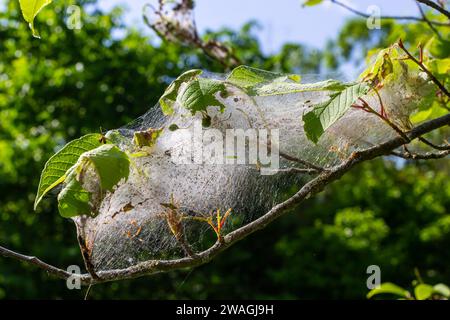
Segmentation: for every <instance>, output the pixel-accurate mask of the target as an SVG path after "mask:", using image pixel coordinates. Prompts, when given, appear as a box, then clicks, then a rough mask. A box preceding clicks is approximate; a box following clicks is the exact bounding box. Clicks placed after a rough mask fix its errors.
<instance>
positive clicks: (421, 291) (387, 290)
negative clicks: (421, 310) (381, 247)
mask: <svg viewBox="0 0 450 320" xmlns="http://www.w3.org/2000/svg"><path fill="white" fill-rule="evenodd" d="M380 294H389V295H393V296H396V297H398V298H399V299H401V300H404V299H407V300H442V299H445V300H447V299H449V298H450V288H449V287H448V286H447V285H445V284H443V283H438V284H436V285H434V286H432V285H429V284H426V283H423V282H421V281H419V280H415V281H414V296H413V295H412V294H411V293H410V292H409V291H408V290H406V289H404V288H402V287H400V286H398V285H396V284H394V283H391V282H385V283H382V284H380V286H379V287H377V288H375V289H372V290H370V291H369V293H368V294H367V298H368V299H370V298H372V297H374V296H376V295H380Z"/></svg>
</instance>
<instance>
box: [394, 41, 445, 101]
mask: <svg viewBox="0 0 450 320" xmlns="http://www.w3.org/2000/svg"><path fill="white" fill-rule="evenodd" d="M398 46H399V47H400V49H402V50H403V51H404V52H405V53H406V55H407V56H408V58H409V59H411V60H412V61H414V63H416V64H417V65H418V66H419V68H420V69H422V71H423V72H425V73H426V74H427V75H428V76H429V77H430V79H431V81H433V82H434V84H435V85H437V86H438V88H439V89H440V90H441V91H442V92H443V93H444V94H445V95H446V96H447V97H449V98H450V92H449V91H448V90H447V89H446V88H445V86H444V85H443V84H442V83H441V82H440V81H439V80H438V79H437V78H436V77H435V76H434V75H433V74H432V73H431V72H430V70H428V69H427V68H426V67H425V65H424V64H423V62H422V61H419V60H417V59H416V57H414V56H413V55H412V54H411V53H410V52H409V51H408V50H407V49H406V48H405V46H404V45H403V41H402V39H399V40H398ZM419 49H420V51H421V52H422V47H419ZM421 56H422V54H421Z"/></svg>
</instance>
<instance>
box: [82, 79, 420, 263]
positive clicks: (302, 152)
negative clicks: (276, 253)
mask: <svg viewBox="0 0 450 320" xmlns="http://www.w3.org/2000/svg"><path fill="white" fill-rule="evenodd" d="M202 76H204V77H205V75H204V74H203V75H202ZM206 76H207V77H212V78H216V79H223V76H218V75H212V74H207V75H206ZM229 91H230V92H231V94H229V95H228V96H227V97H221V96H220V95H217V99H218V100H220V101H221V102H222V103H223V104H224V105H225V107H226V108H225V109H224V111H223V112H220V111H219V110H218V107H208V115H209V116H210V117H211V126H210V128H209V129H211V128H214V129H217V130H218V131H215V132H216V134H217V132H220V133H222V134H223V136H224V137H225V136H226V130H227V129H244V130H247V129H256V131H257V132H259V138H261V137H262V135H263V133H261V132H263V129H269V132H271V136H268V139H269V140H270V139H271V138H272V137H273V136H275V133H274V132H275V131H276V130H275V129H278V136H279V139H278V141H274V142H272V144H271V148H272V152H275V151H274V150H279V152H280V153H283V154H287V155H290V156H293V157H297V158H301V159H303V160H306V161H309V162H311V163H314V164H315V165H317V166H321V167H331V166H333V165H336V164H338V163H340V162H341V161H343V159H345V158H346V157H348V156H349V155H350V154H351V153H352V152H353V151H355V150H360V149H363V148H366V147H369V146H372V145H375V144H378V143H380V142H383V141H386V140H387V139H390V138H393V137H395V136H396V134H397V133H396V132H395V131H394V130H392V128H390V127H389V126H387V125H386V124H385V123H384V122H383V121H382V120H380V118H378V117H377V116H375V115H373V114H369V113H367V112H364V111H362V110H360V109H356V108H350V109H349V110H348V112H347V113H346V114H345V115H344V116H343V117H342V118H341V119H340V120H339V121H337V122H336V123H335V124H334V125H332V126H331V127H330V128H329V129H328V130H327V131H326V132H325V134H324V135H323V136H322V137H321V138H320V140H319V142H318V143H317V144H313V143H312V142H310V141H308V139H307V138H306V136H305V133H304V130H303V123H302V120H301V119H302V114H303V113H304V112H305V111H307V110H309V109H310V108H311V106H312V105H315V104H317V103H320V102H323V101H325V100H326V99H328V97H329V95H330V92H327V91H311V92H301V93H291V94H286V95H267V96H263V97H249V96H248V95H246V94H245V93H243V92H242V91H240V90H238V89H235V88H229ZM402 92H405V90H404V88H400V87H398V88H396V87H394V86H390V87H385V88H382V89H381V91H380V93H381V95H382V96H383V99H384V103H385V107H386V108H387V109H388V111H391V114H400V117H401V116H403V114H404V113H407V114H408V115H409V113H410V110H397V112H396V113H395V112H392V110H393V109H392V108H393V107H391V108H389V106H403V105H406V104H408V108H409V107H410V104H411V100H412V99H413V98H414V97H411V93H412V92H413V90H406V93H405V94H402ZM393 93H395V94H393ZM365 100H366V101H367V102H368V103H369V104H370V105H371V106H372V107H373V108H374V109H375V110H380V106H379V103H378V99H377V98H376V97H375V96H367V97H365ZM405 108H406V107H405ZM174 110H175V112H174V114H173V115H171V116H168V117H166V116H164V115H163V114H162V112H161V111H160V108H159V106H158V105H157V106H155V107H153V108H151V109H150V111H149V112H148V113H146V114H145V115H144V116H142V117H140V118H139V119H137V120H136V121H134V122H133V123H132V124H130V125H128V126H126V127H123V128H120V129H117V130H114V131H111V132H110V133H109V135H110V136H112V135H113V134H116V135H117V133H120V135H121V136H123V140H122V142H121V143H119V147H121V148H122V149H124V150H127V149H128V148H129V145H130V144H131V140H132V138H133V134H134V133H135V132H136V131H142V130H146V129H148V128H165V129H164V130H163V131H162V133H161V135H160V137H159V138H158V139H157V140H156V144H155V145H154V146H153V147H152V148H151V150H150V151H149V152H148V153H147V154H144V155H141V156H137V157H135V158H134V160H133V163H132V164H131V172H130V176H129V177H128V180H127V181H123V182H121V183H119V185H118V186H117V187H116V188H115V189H114V191H113V192H108V193H107V194H106V196H105V197H104V199H103V201H102V202H101V205H100V207H99V214H98V215H97V216H96V217H83V218H75V222H76V223H77V224H78V226H79V229H80V230H79V232H80V233H81V235H82V236H83V237H84V238H85V242H86V245H87V247H88V249H89V251H90V255H91V262H92V264H93V265H94V267H95V269H96V270H97V271H100V270H109V269H116V268H124V267H128V266H131V265H135V264H136V263H138V262H141V261H144V260H148V259H176V258H180V257H183V256H185V252H184V251H183V249H182V245H181V244H180V239H177V238H176V237H175V236H174V234H173V232H172V231H171V228H170V227H169V224H168V222H167V219H166V215H165V214H166V212H167V211H168V210H170V209H167V205H166V207H165V206H164V205H161V204H164V203H166V204H167V203H171V205H172V207H173V208H176V209H175V210H176V211H177V212H178V213H179V214H181V215H183V217H184V218H183V219H182V221H181V223H182V225H183V234H182V235H181V236H182V237H183V239H184V242H185V243H187V244H188V245H189V246H190V247H192V250H193V251H194V252H199V251H201V250H204V249H206V248H208V247H209V246H211V245H212V244H213V243H214V242H215V240H216V235H215V233H214V230H213V229H212V228H211V226H210V225H208V223H206V222H205V221H200V220H198V219H193V217H208V216H210V215H211V213H214V214H215V212H216V211H217V210H218V209H220V210H221V212H222V215H223V214H224V213H225V212H226V211H227V210H228V209H230V208H231V209H232V213H231V215H230V216H229V217H228V219H227V220H226V224H225V226H224V230H222V233H223V234H226V233H227V232H230V231H232V230H235V229H236V228H239V227H241V226H243V225H245V224H247V223H249V222H251V221H253V220H254V219H256V218H258V217H260V216H261V215H263V214H264V213H265V212H266V211H267V210H268V209H270V208H271V207H272V206H273V205H274V204H276V203H279V202H280V201H282V200H283V199H286V198H287V197H288V196H289V195H291V194H292V192H293V191H295V190H298V188H300V187H301V186H302V185H304V184H305V183H306V182H307V181H309V180H310V179H312V178H313V176H311V175H308V174H300V173H292V172H291V173H288V172H287V170H285V169H287V168H289V167H302V165H301V164H299V163H296V162H292V161H288V160H286V159H285V158H283V157H278V158H277V160H279V168H280V170H279V171H278V172H276V167H275V168H270V166H267V165H264V164H259V163H256V164H255V163H249V162H250V161H248V159H247V161H246V163H244V164H236V163H234V164H232V163H231V162H236V159H234V158H233V157H229V156H227V157H225V162H227V163H226V164H221V163H218V164H217V163H210V162H208V161H202V163H179V162H180V161H178V160H179V158H182V157H181V156H182V155H186V154H189V148H190V147H191V148H193V147H192V146H193V145H195V143H198V144H200V145H202V146H203V153H204V154H203V158H202V160H205V159H206V160H208V153H209V155H212V154H213V153H212V152H210V151H211V149H208V146H210V145H213V141H216V140H214V139H210V140H208V139H206V138H205V136H204V137H203V139H204V140H205V141H203V144H202V141H198V140H199V139H198V137H197V136H196V135H195V133H194V131H195V130H198V128H199V127H201V126H200V123H201V120H202V119H201V115H200V114H197V115H195V116H192V115H191V114H190V113H189V112H188V111H187V110H186V109H184V108H183V107H181V106H179V105H178V104H177V103H176V104H175V106H174ZM400 120H401V119H400ZM400 122H401V121H400ZM173 124H176V125H177V126H178V128H179V129H178V130H175V131H171V130H168V129H167V128H168V127H169V126H170V125H173ZM206 131H207V129H205V130H204V131H203V133H204V134H205V135H206ZM107 136H108V135H107ZM216 137H217V136H216ZM266 137H267V136H266ZM194 140H197V141H194ZM252 140H254V138H250V139H248V140H247V147H248V146H249V145H251V144H252V143H254V142H255V141H252ZM225 144H226V142H224V150H225V149H226V148H225ZM233 148H234V147H233ZM208 150H209V151H208ZM233 150H234V149H233ZM127 151H129V150H127ZM205 153H206V154H205ZM246 155H247V156H249V147H248V148H247V149H246ZM177 157H178V158H177ZM187 158H192V157H187ZM187 158H186V159H187ZM209 158H211V157H209ZM177 159H178V160H177ZM191 160H192V159H191ZM184 162H186V161H184ZM228 162H230V163H228ZM273 163H276V161H273V162H272V164H273ZM261 169H262V170H261ZM215 219H216V216H214V219H213V222H215Z"/></svg>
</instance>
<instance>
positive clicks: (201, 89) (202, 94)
mask: <svg viewBox="0 0 450 320" xmlns="http://www.w3.org/2000/svg"><path fill="white" fill-rule="evenodd" d="M218 92H220V93H221V94H224V93H225V92H226V88H225V85H224V83H223V82H222V81H219V80H214V79H203V78H199V79H195V80H191V81H189V82H188V83H187V84H186V87H185V88H184V90H182V91H181V92H180V93H179V95H178V98H177V101H178V102H179V103H180V105H181V106H183V107H184V108H186V109H188V110H189V111H190V112H191V114H192V115H194V114H195V113H196V112H197V111H200V112H205V111H206V108H207V107H209V106H218V107H219V108H220V110H221V111H223V110H224V108H225V106H224V105H223V103H222V102H220V101H219V100H217V98H216V97H215V94H217V93H218Z"/></svg>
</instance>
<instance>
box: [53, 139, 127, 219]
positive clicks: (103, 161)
mask: <svg viewBox="0 0 450 320" xmlns="http://www.w3.org/2000/svg"><path fill="white" fill-rule="evenodd" d="M91 167H92V168H93V169H94V172H95V177H92V176H90V177H89V178H90V179H93V178H94V179H98V181H86V179H88V178H86V176H85V173H86V172H87V171H88V169H89V168H91ZM129 172H130V159H129V157H128V155H127V154H126V153H125V152H123V151H121V150H120V149H119V148H118V147H116V146H115V145H112V144H106V145H102V146H100V147H98V148H96V149H93V150H90V151H87V152H85V153H83V154H82V155H81V156H80V158H79V159H78V161H77V163H76V164H75V165H74V166H73V167H71V168H70V169H69V170H68V172H67V178H66V179H65V186H64V188H63V189H62V190H61V192H60V193H59V195H58V210H59V213H60V215H61V216H63V217H65V218H69V217H74V216H78V215H82V214H93V213H96V212H95V208H96V206H97V204H98V203H92V199H96V200H97V201H98V200H101V199H102V197H103V196H104V194H103V190H109V191H111V190H112V189H113V187H114V186H115V185H116V184H117V183H118V182H119V181H120V180H121V179H123V178H125V179H127V178H128V175H129ZM84 183H88V184H92V183H99V186H100V188H99V192H100V194H95V195H94V194H93V193H92V192H89V191H87V190H85V189H84V188H83V185H84Z"/></svg>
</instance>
